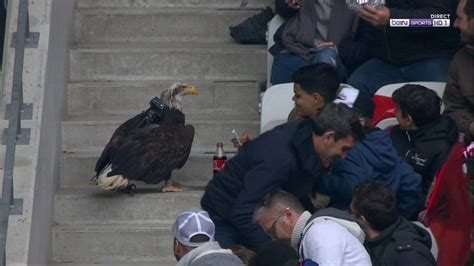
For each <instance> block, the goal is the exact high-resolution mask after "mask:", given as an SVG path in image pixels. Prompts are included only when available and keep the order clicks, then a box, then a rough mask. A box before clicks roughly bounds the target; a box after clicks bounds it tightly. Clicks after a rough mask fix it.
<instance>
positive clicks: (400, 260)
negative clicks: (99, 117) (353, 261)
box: [365, 217, 436, 266]
mask: <svg viewBox="0 0 474 266" xmlns="http://www.w3.org/2000/svg"><path fill="white" fill-rule="evenodd" d="M365 247H366V248H367V251H368V252H369V255H370V259H371V260H372V265H373V266H382V265H383V266H397V265H400V266H424V265H436V261H435V259H434V257H433V255H432V254H431V251H430V249H431V236H430V234H429V233H428V232H427V231H426V230H425V229H423V228H421V227H419V226H417V225H415V224H414V223H412V222H409V221H407V220H406V219H405V218H402V217H399V218H398V219H397V221H396V222H395V223H393V224H392V225H390V226H389V227H388V228H386V229H385V230H383V231H382V232H381V233H380V235H379V236H378V237H377V238H375V239H371V240H366V241H365Z"/></svg>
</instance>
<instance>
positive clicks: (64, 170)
mask: <svg viewBox="0 0 474 266" xmlns="http://www.w3.org/2000/svg"><path fill="white" fill-rule="evenodd" d="M225 145H226V147H225V150H226V154H227V158H228V159H230V158H231V157H232V156H233V154H235V153H234V152H232V151H235V149H233V148H232V149H231V147H230V144H229V142H228V143H226V144H225ZM101 152H102V151H101V150H97V151H95V152H73V153H69V152H64V153H63V155H62V161H61V166H60V171H61V175H60V176H61V177H60V182H59V183H60V186H61V188H72V187H90V185H89V179H90V178H91V177H92V176H93V175H94V174H95V172H94V168H95V164H96V162H97V160H98V159H99V155H100V154H101ZM212 157H213V152H209V153H207V154H204V153H201V154H193V153H192V154H190V156H189V158H188V161H187V162H186V164H185V165H184V167H183V168H181V169H178V170H175V171H173V174H172V177H171V180H173V181H175V182H178V183H180V184H183V185H184V186H201V187H204V186H206V185H207V183H208V182H209V181H210V180H211V178H212V175H213V173H212ZM160 185H161V184H160ZM139 186H140V187H146V186H148V185H145V184H143V185H140V184H139Z"/></svg>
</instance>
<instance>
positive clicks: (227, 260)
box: [176, 242, 244, 266]
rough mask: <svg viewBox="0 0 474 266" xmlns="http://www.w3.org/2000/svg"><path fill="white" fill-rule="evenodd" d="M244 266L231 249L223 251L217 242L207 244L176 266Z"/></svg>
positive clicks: (184, 257) (182, 259)
mask: <svg viewBox="0 0 474 266" xmlns="http://www.w3.org/2000/svg"><path fill="white" fill-rule="evenodd" d="M187 265H189V266H214V265H219V266H220V265H226V266H242V265H244V263H243V262H242V261H241V260H240V259H239V258H238V257H237V256H235V255H234V254H233V253H232V251H231V250H230V249H222V248H221V247H220V246H219V244H218V243H217V242H207V243H205V244H202V245H200V246H199V247H197V248H195V249H193V250H191V251H190V252H189V253H188V254H186V255H184V256H183V257H182V258H181V259H180V260H179V261H178V263H177V264H176V266H187Z"/></svg>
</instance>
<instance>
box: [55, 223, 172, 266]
mask: <svg viewBox="0 0 474 266" xmlns="http://www.w3.org/2000/svg"><path fill="white" fill-rule="evenodd" d="M53 234H54V235H53V259H52V260H53V261H55V262H74V263H94V264H100V265H104V264H106V263H110V264H112V263H115V262H120V261H122V262H126V263H127V265H133V264H134V263H140V264H141V263H152V262H157V264H155V265H175V264H176V260H173V259H172V258H173V250H172V248H173V235H172V233H171V224H158V223H156V224H153V225H146V224H142V225H140V224H125V225H113V224H107V225H72V226H71V225H57V226H55V227H54V233H53Z"/></svg>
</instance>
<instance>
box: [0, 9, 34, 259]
mask: <svg viewBox="0 0 474 266" xmlns="http://www.w3.org/2000/svg"><path fill="white" fill-rule="evenodd" d="M29 36H30V30H29V21H28V0H20V2H19V7H18V24H17V32H16V38H15V61H14V66H13V87H12V95H11V103H10V116H9V121H8V131H7V132H8V136H7V148H6V152H5V166H4V174H3V187H2V198H1V202H0V265H2V266H3V265H6V242H7V229H8V217H9V216H10V209H11V206H13V202H14V201H13V168H14V165H15V151H16V145H17V138H18V136H19V135H20V134H21V116H20V112H21V108H22V106H23V59H24V57H25V43H26V39H27V38H28V37H29Z"/></svg>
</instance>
